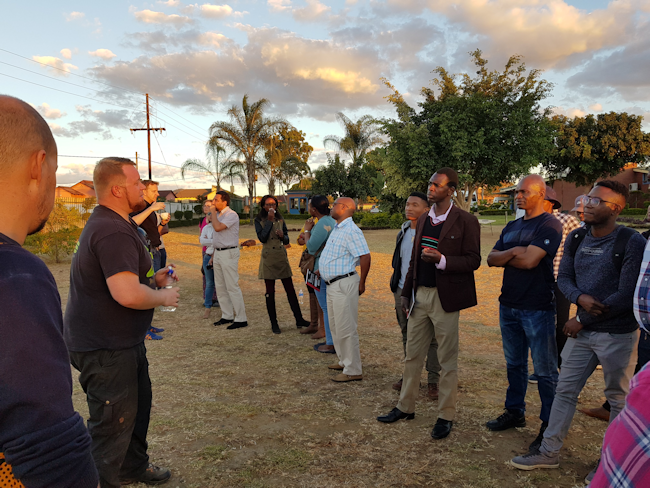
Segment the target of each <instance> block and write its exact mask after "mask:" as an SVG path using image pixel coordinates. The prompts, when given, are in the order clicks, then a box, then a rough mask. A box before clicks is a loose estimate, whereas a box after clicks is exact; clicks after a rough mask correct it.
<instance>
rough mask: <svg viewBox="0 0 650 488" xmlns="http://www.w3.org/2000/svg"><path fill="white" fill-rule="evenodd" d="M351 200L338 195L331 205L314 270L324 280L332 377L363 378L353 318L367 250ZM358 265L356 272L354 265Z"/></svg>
mask: <svg viewBox="0 0 650 488" xmlns="http://www.w3.org/2000/svg"><path fill="white" fill-rule="evenodd" d="M355 208H356V205H355V203H354V200H352V199H351V198H347V197H341V198H339V199H338V200H336V202H334V205H333V206H332V211H331V214H330V215H331V216H332V218H334V220H336V225H335V226H334V229H333V230H332V233H331V234H330V236H329V238H328V240H327V244H325V248H324V249H323V252H322V253H321V256H320V260H319V265H318V271H319V273H320V277H321V280H324V281H325V283H326V284H327V313H328V315H329V324H330V331H331V332H332V340H333V342H334V349H335V350H336V355H337V356H338V359H339V360H338V362H337V363H335V364H331V365H330V366H328V368H329V369H333V370H335V371H341V373H339V374H338V375H336V376H334V377H333V378H332V381H336V382H338V383H345V382H348V381H360V380H362V379H363V376H362V371H361V353H360V351H359V334H358V333H357V321H358V316H359V296H360V295H362V294H363V292H364V291H366V277H367V276H368V271H370V250H369V249H368V244H367V243H366V239H365V237H364V236H363V232H361V229H359V227H357V225H356V224H355V223H354V221H353V220H352V215H353V214H354V211H355ZM357 266H359V267H360V272H359V274H357V271H356V267H357Z"/></svg>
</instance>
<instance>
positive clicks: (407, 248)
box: [390, 191, 440, 400]
mask: <svg viewBox="0 0 650 488" xmlns="http://www.w3.org/2000/svg"><path fill="white" fill-rule="evenodd" d="M428 211H429V202H428V201H427V196H426V195H425V194H424V193H421V192H419V191H414V192H413V193H411V195H410V196H409V197H408V200H406V209H405V214H406V218H407V221H406V222H404V224H403V225H402V228H401V229H400V231H399V232H398V234H397V242H396V243H395V251H394V252H393V276H391V278H390V290H391V291H392V292H393V295H394V297H395V315H397V323H398V324H399V328H400V329H401V331H402V345H403V346H404V357H406V330H407V327H406V326H407V322H408V318H407V316H406V313H405V312H404V310H402V288H404V281H405V280H406V274H407V273H408V270H409V263H410V262H411V253H412V251H413V241H414V240H415V227H416V224H417V221H418V219H419V218H420V215H422V214H424V213H426V212H428ZM437 350H438V343H437V342H436V336H435V334H434V335H433V338H432V339H431V345H430V346H429V351H428V353H427V372H428V373H429V375H428V376H429V378H428V384H429V388H428V395H429V398H431V399H432V400H435V399H437V398H438V381H439V379H440V363H439V362H438V353H437ZM402 381H403V378H400V380H399V381H398V382H397V383H394V384H393V389H394V390H397V391H400V390H401V389H402Z"/></svg>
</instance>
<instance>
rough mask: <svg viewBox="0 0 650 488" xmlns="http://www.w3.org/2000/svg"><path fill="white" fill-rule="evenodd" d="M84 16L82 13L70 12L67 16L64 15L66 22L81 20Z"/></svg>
mask: <svg viewBox="0 0 650 488" xmlns="http://www.w3.org/2000/svg"><path fill="white" fill-rule="evenodd" d="M85 16H86V14H84V13H83V12H70V13H69V14H66V16H65V20H67V21H68V22H72V21H73V20H81V19H83V18H84V17H85Z"/></svg>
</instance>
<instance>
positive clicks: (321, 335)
mask: <svg viewBox="0 0 650 488" xmlns="http://www.w3.org/2000/svg"><path fill="white" fill-rule="evenodd" d="M324 337H325V330H324V329H323V330H321V329H320V328H319V329H318V330H317V331H316V333H315V334H312V335H311V338H312V339H323V338H324Z"/></svg>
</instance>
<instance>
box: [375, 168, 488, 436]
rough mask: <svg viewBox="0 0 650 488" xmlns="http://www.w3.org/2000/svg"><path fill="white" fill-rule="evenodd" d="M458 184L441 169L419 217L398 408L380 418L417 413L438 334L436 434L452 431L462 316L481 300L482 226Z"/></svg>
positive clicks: (405, 301) (406, 298) (407, 289)
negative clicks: (457, 199) (455, 199)
mask: <svg viewBox="0 0 650 488" xmlns="http://www.w3.org/2000/svg"><path fill="white" fill-rule="evenodd" d="M457 187H458V174H457V173H456V171H454V170H453V169H451V168H442V169H439V170H438V171H437V172H436V173H435V174H434V175H433V176H432V177H431V180H430V181H429V192H428V194H427V198H428V200H429V204H430V205H431V210H430V211H429V212H428V213H425V214H423V215H422V216H421V217H420V218H419V219H418V223H417V227H416V232H415V240H414V242H413V252H412V254H411V264H410V265H409V270H408V273H407V275H406V280H405V282H404V288H403V290H402V307H403V308H404V310H406V311H410V313H409V321H408V331H407V341H406V358H405V364H404V381H403V386H402V391H401V394H400V400H399V403H398V404H397V407H396V408H394V409H393V410H392V411H391V412H390V413H388V414H387V415H384V416H381V417H378V418H377V420H379V421H380V422H384V423H390V422H395V421H397V420H401V419H407V420H409V419H412V418H414V417H415V413H414V411H415V400H416V399H417V396H418V391H419V388H420V372H421V371H422V363H423V362H424V358H425V357H426V354H427V350H428V349H429V344H430V343H431V338H432V337H433V336H434V334H435V337H436V339H437V341H438V362H439V363H440V367H441V371H440V383H439V387H438V388H439V393H438V420H437V422H436V425H435V427H434V428H433V431H432V432H431V437H433V438H434V439H443V438H445V437H447V436H448V435H449V433H450V432H451V427H452V424H453V420H454V417H455V414H456V392H457V390H458V318H459V313H460V310H463V309H465V308H469V307H473V306H475V305H476V303H477V302H476V285H475V283H474V270H476V269H478V267H479V265H480V264H481V244H480V240H481V228H480V225H479V223H478V220H477V219H476V217H474V216H473V215H471V214H469V213H467V212H465V211H463V210H461V209H459V208H458V207H455V206H454V205H452V203H451V199H452V195H453V194H454V192H455V191H456V188H457Z"/></svg>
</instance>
